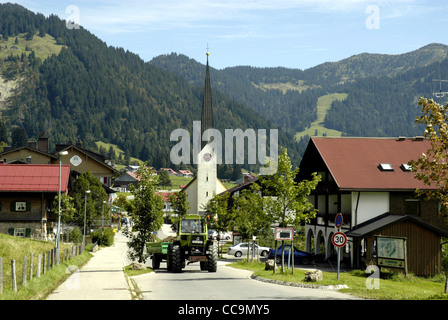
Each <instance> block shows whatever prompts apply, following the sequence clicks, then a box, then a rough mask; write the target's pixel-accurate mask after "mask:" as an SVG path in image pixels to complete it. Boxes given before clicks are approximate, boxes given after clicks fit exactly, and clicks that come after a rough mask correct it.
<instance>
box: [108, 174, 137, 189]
mask: <svg viewBox="0 0 448 320" xmlns="http://www.w3.org/2000/svg"><path fill="white" fill-rule="evenodd" d="M139 180H140V179H139V177H138V176H137V173H136V172H133V171H126V172H123V173H122V174H120V175H119V176H118V177H116V178H115V179H114V185H113V188H114V190H117V191H120V192H127V191H128V190H129V186H130V185H132V184H135V183H137V182H138V181H139Z"/></svg>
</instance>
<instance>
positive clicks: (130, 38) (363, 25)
mask: <svg viewBox="0 0 448 320" xmlns="http://www.w3.org/2000/svg"><path fill="white" fill-rule="evenodd" d="M3 2H16V3H18V4H20V5H23V6H24V7H26V8H28V9H30V10H32V11H34V12H40V13H43V14H44V15H46V16H48V15H50V14H56V15H58V16H59V17H60V18H61V19H65V20H75V22H79V24H80V25H81V26H83V27H84V28H86V29H88V30H89V31H90V32H92V33H93V34H95V35H96V36H97V37H99V38H100V39H102V40H103V41H105V42H106V43H107V44H108V45H112V46H115V47H123V48H124V49H127V50H129V51H132V52H134V53H136V54H138V55H139V56H140V57H141V58H142V59H143V60H145V61H149V60H151V59H152V58H153V57H155V56H158V55H161V54H169V53H171V52H176V53H180V54H185V55H187V56H189V57H190V58H193V59H195V60H197V61H199V62H201V63H205V53H206V51H207V45H208V46H209V51H210V64H211V66H213V67H215V68H218V69H222V68H225V67H231V66H237V65H250V66H255V67H277V66H282V67H288V68H300V69H307V68H310V67H313V66H316V65H318V64H320V63H324V62H328V61H338V60H341V59H344V58H348V57H350V56H352V55H355V54H359V53H363V52H369V53H385V54H400V53H405V52H409V51H412V50H416V49H418V48H420V47H422V46H425V45H427V44H429V43H433V42H437V43H444V44H448V39H447V34H448V33H447V31H448V1H446V0H434V1H421V0H395V1H391V0H378V1H375V0H147V1H143V0H133V1H117V0H107V1H106V0H79V1H76V0H69V1H66V0H23V1H0V3H3ZM73 32H76V30H75V29H73Z"/></svg>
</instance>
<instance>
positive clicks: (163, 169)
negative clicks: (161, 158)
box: [159, 168, 177, 176]
mask: <svg viewBox="0 0 448 320" xmlns="http://www.w3.org/2000/svg"><path fill="white" fill-rule="evenodd" d="M162 171H167V172H168V174H169V175H171V176H176V175H177V172H176V171H174V170H173V169H171V168H160V170H159V172H162Z"/></svg>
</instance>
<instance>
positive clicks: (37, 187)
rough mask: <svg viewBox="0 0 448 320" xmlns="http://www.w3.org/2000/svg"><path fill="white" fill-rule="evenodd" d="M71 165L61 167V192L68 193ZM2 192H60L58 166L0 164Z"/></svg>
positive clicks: (0, 189)
mask: <svg viewBox="0 0 448 320" xmlns="http://www.w3.org/2000/svg"><path fill="white" fill-rule="evenodd" d="M69 176H70V165H67V164H66V165H62V166H61V191H63V192H66V191H67V185H68V179H69ZM0 191H30V192H31V191H40V192H42V191H48V192H58V191H59V165H58V164H0Z"/></svg>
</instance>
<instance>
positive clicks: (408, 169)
mask: <svg viewBox="0 0 448 320" xmlns="http://www.w3.org/2000/svg"><path fill="white" fill-rule="evenodd" d="M400 168H401V170H403V171H405V172H406V171H411V170H412V167H411V166H410V165H408V164H407V163H403V164H402V165H401V167H400Z"/></svg>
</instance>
